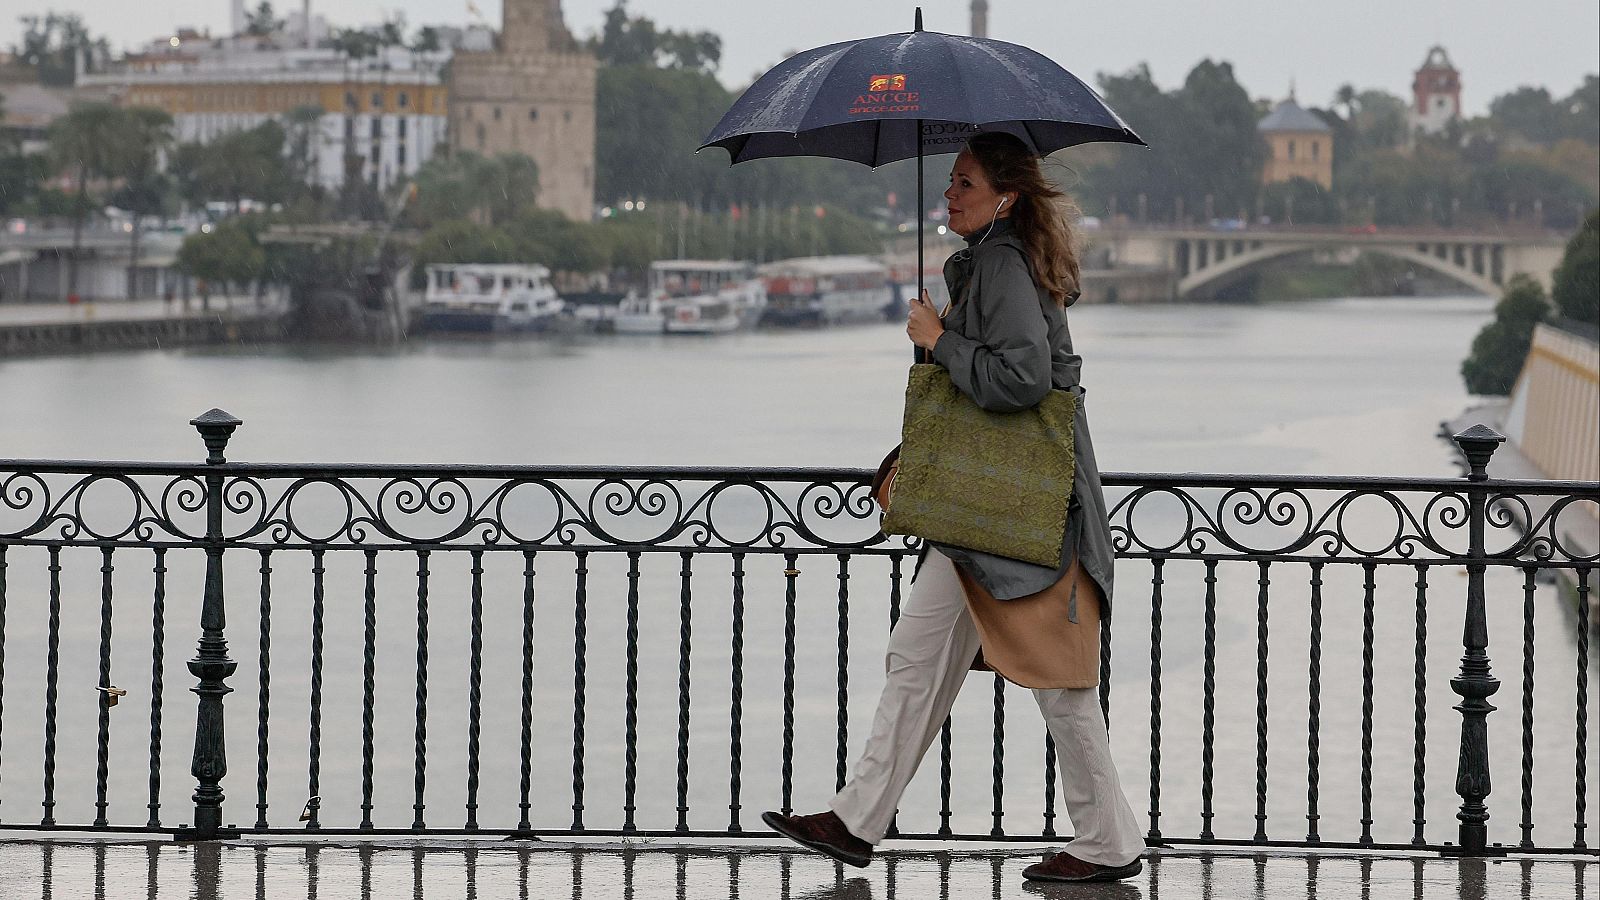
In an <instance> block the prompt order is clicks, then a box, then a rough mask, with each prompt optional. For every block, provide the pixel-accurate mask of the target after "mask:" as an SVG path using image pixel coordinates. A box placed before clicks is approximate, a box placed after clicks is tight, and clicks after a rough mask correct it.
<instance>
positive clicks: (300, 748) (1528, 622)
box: [0, 410, 1600, 854]
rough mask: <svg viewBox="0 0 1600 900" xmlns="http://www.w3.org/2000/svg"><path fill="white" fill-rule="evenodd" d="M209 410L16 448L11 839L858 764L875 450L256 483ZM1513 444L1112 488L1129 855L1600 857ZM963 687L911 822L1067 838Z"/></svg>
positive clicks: (299, 823) (780, 793) (624, 797)
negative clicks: (141, 428)
mask: <svg viewBox="0 0 1600 900" xmlns="http://www.w3.org/2000/svg"><path fill="white" fill-rule="evenodd" d="M194 424H195V426H196V427H197V428H198V429H199V430H200V432H201V434H202V435H203V437H204V440H205V443H206V446H207V448H208V452H209V457H208V459H207V461H206V462H205V463H204V464H152V463H117V462H59V461H28V460H9V461H0V828H22V829H56V830H73V829H88V830H107V831H139V832H160V833H173V834H177V835H180V836H183V837H189V838H199V839H207V838H214V837H219V836H226V835H230V834H234V833H240V832H248V833H259V834H290V833H304V832H308V831H309V832H313V833H321V834H357V835H359V834H424V835H432V834H459V833H464V832H474V833H493V834H506V835H517V836H530V837H531V836H538V835H563V836H572V835H696V836H729V835H740V834H746V833H748V832H747V829H749V828H750V827H751V826H752V824H753V821H754V816H753V815H752V813H751V812H750V811H749V810H748V807H749V806H750V805H751V804H755V805H756V808H757V809H761V808H780V809H784V810H791V809H794V808H796V807H799V808H801V809H813V808H816V809H820V808H822V805H823V803H824V802H825V801H826V799H827V797H828V796H829V795H830V794H831V793H832V791H834V790H836V789H837V788H838V787H839V786H840V785H842V783H843V782H844V780H845V778H846V777H847V775H848V765H849V763H850V760H851V759H852V753H853V752H854V751H855V750H856V749H857V748H856V747H855V746H854V744H853V743H852V740H853V739H859V737H860V736H861V735H862V734H863V733H864V731H865V726H866V724H867V722H868V721H869V720H870V716H871V712H872V708H873V703H874V701H875V699H876V694H877V687H878V684H879V683H880V682H879V681H878V679H880V678H881V672H882V669H881V666H882V656H881V650H882V647H883V645H884V641H885V639H886V636H887V632H888V629H889V628H890V626H891V624H892V622H893V621H894V619H895V618H896V617H897V616H898V614H899V611H900V609H901V607H902V605H903V604H904V602H905V599H906V597H907V596H908V592H909V591H910V588H911V580H912V576H913V571H914V567H915V563H916V556H917V552H918V550H917V548H916V547H915V546H914V545H913V544H910V543H907V542H904V541H902V540H900V539H887V538H885V537H884V536H883V535H881V534H880V533H879V532H878V530H877V521H878V516H877V512H876V510H875V509H874V507H873V505H872V503H871V500H870V498H869V497H868V491H867V480H868V475H869V473H867V472H864V471H860V470H853V469H849V470H843V469H841V470H827V469H762V470H755V469H702V468H695V469H666V468H598V467H565V468H554V467H485V466H405V465H386V466H374V465H295V466H285V465H261V464H241V463H231V462H227V461H226V457H225V451H226V447H227V443H228V440H229V438H230V436H231V435H232V433H233V431H234V429H235V428H236V427H237V425H238V424H239V423H238V421H237V420H236V419H233V418H232V417H230V416H228V415H227V414H225V413H221V412H219V411H216V410H213V411H212V412H210V413H207V414H206V415H204V416H201V417H200V418H198V419H196V420H195V422H194ZM1498 440H1499V437H1498V435H1494V434H1493V433H1492V432H1489V431H1488V430H1487V429H1483V428H1481V427H1479V428H1474V429H1471V430H1469V431H1467V432H1463V433H1462V434H1460V435H1457V436H1456V441H1457V443H1458V444H1459V445H1460V446H1461V448H1462V450H1463V452H1464V454H1465V455H1466V457H1467V458H1468V460H1469V462H1470V465H1469V471H1468V473H1467V477H1466V478H1437V479H1397V478H1349V477H1315V476H1297V477H1289V476H1249V475H1152V474H1108V475H1107V476H1106V477H1105V483H1106V487H1107V493H1108V498H1109V500H1110V502H1111V504H1112V506H1113V509H1112V512H1111V519H1112V528H1113V534H1114V537H1115V544H1116V548H1117V551H1118V554H1119V557H1120V562H1119V565H1118V574H1117V585H1116V588H1115V591H1114V595H1115V596H1114V599H1115V603H1114V608H1115V616H1114V618H1113V619H1112V620H1111V621H1110V622H1108V624H1107V625H1106V627H1105V628H1104V630H1103V634H1102V638H1103V652H1102V676H1103V677H1102V682H1101V688H1100V698H1101V702H1102V704H1103V706H1104V708H1105V709H1106V712H1107V715H1108V719H1109V722H1110V726H1111V730H1112V737H1113V748H1114V752H1115V753H1116V755H1117V757H1118V759H1119V768H1120V769H1121V772H1122V777H1123V779H1124V787H1125V789H1126V791H1127V793H1128V795H1129V797H1130V799H1134V800H1135V801H1136V806H1138V805H1143V804H1142V803H1138V802H1137V801H1138V800H1139V799H1140V798H1145V797H1147V798H1148V806H1147V813H1146V816H1147V831H1148V837H1149V839H1150V841H1151V842H1153V843H1180V844H1181V843H1246V844H1256V845H1266V846H1276V845H1295V846H1320V847H1378V848H1382V847H1392V848H1416V849H1423V850H1430V851H1444V852H1464V853H1469V854H1493V853H1496V852H1500V851H1501V850H1502V849H1503V847H1502V845H1505V846H1507V847H1515V848H1517V849H1519V850H1525V851H1536V852H1537V851H1551V852H1567V853H1571V852H1574V851H1578V852H1591V850H1590V848H1591V835H1590V833H1589V830H1588V829H1589V824H1590V823H1589V817H1590V815H1591V813H1590V810H1592V809H1593V808H1594V806H1595V797H1594V794H1595V790H1594V787H1593V786H1592V785H1591V784H1590V782H1589V778H1588V771H1587V765H1588V758H1589V754H1590V742H1589V724H1590V717H1591V715H1592V712H1591V708H1590V700H1589V696H1590V692H1591V690H1592V689H1593V684H1594V678H1595V674H1596V668H1597V667H1595V666H1594V665H1593V651H1592V648H1591V643H1592V631H1593V629H1594V625H1595V621H1594V620H1595V614H1594V611H1593V597H1594V580H1595V567H1596V562H1597V557H1596V554H1595V547H1596V544H1597V543H1600V542H1597V541H1596V540H1595V539H1594V534H1593V531H1594V529H1595V524H1594V523H1595V519H1594V516H1595V510H1596V509H1597V508H1600V507H1597V504H1600V484H1597V483H1594V482H1545V481H1507V480H1490V479H1487V478H1486V475H1485V466H1486V464H1487V461H1488V458H1489V455H1490V454H1491V453H1492V452H1493V449H1494V447H1495V445H1496V443H1497V442H1498ZM196 621H198V623H199V625H200V628H199V632H198V634H199V638H198V642H197V645H191V644H189V640H190V639H191V638H192V636H193V635H194V634H195V631H194V629H193V627H192V625H191V623H193V622H196ZM174 628H177V629H178V630H177V631H176V632H175V634H176V635H178V636H180V637H179V638H178V639H175V640H172V641H169V640H168V637H169V632H172V629H174ZM1458 629H1459V630H1458ZM191 646H193V647H195V649H194V650H192V651H191V650H190V649H189V648H190V647H191ZM1491 648H1492V650H1493V666H1491V655H1490V650H1491ZM184 657H188V659H187V662H186V667H187V669H188V671H189V673H190V674H191V676H192V685H193V686H192V687H190V688H189V689H190V690H191V691H192V692H193V693H194V694H195V695H197V697H198V700H197V701H195V702H183V703H180V702H176V698H174V697H169V696H168V683H169V682H170V681H171V680H172V676H173V675H174V674H177V664H178V662H179V661H181V660H183V658H184ZM1508 672H1509V673H1511V674H1510V675H1509V676H1508V675H1506V673H1508ZM1113 673H1114V674H1113ZM1499 678H1505V679H1506V680H1507V681H1509V682H1511V683H1512V687H1511V689H1510V690H1506V691H1501V690H1500V688H1501V683H1500V681H1499V680H1497V679H1499ZM983 680H984V682H985V689H982V690H980V689H976V688H969V690H968V691H966V692H965V694H964V696H963V697H962V698H961V699H960V701H959V702H958V705H957V707H956V709H955V710H954V712H953V713H952V716H951V719H950V721H948V722H947V723H946V724H945V727H944V730H943V733H942V735H941V739H940V740H939V742H938V746H937V748H936V749H935V750H933V751H931V752H930V754H929V757H928V759H927V760H926V761H925V763H924V771H923V773H922V775H921V776H920V777H919V778H918V779H917V780H916V781H915V782H914V783H913V785H912V789H911V790H910V791H909V792H908V794H907V796H906V798H905V800H904V801H903V803H902V806H901V811H900V816H899V818H898V820H897V833H898V834H899V835H901V836H903V837H921V838H929V839H940V840H1006V839H1019V840H1041V839H1053V838H1058V837H1059V836H1061V835H1064V834H1066V833H1068V832H1069V831H1070V828H1069V825H1068V823H1064V822H1060V821H1059V820H1060V818H1061V817H1060V815H1059V813H1058V784H1059V782H1058V774H1057V772H1056V770H1055V766H1054V763H1053V760H1054V748H1053V746H1052V745H1051V743H1050V740H1049V738H1048V737H1047V736H1046V735H1045V733H1044V730H1043V727H1042V723H1041V722H1039V721H1037V720H1038V717H1036V716H1032V715H1023V714H1019V713H1017V712H1016V711H1015V710H1014V709H1011V708H1010V707H1009V706H1008V703H1010V702H1012V701H1013V700H1014V698H1013V696H1012V692H1010V691H1008V690H1007V687H1006V684H1005V682H1003V681H1002V680H1000V679H999V678H998V677H994V676H983ZM1447 682H1448V685H1449V689H1448V690H1445V689H1444V685H1445V684H1446V683H1447ZM1490 698H1494V702H1495V703H1498V704H1499V705H1500V706H1501V707H1502V709H1501V710H1499V711H1498V714H1496V710H1495V707H1494V705H1492V704H1491V702H1490ZM1269 701H1270V702H1269ZM1028 708H1030V709H1031V704H1029V705H1028ZM1008 711H1009V712H1010V715H1008ZM1536 711H1537V715H1536ZM175 741H176V743H177V744H178V745H179V747H178V749H177V750H174V749H173V744H174V742H175ZM191 750H192V752H191ZM1146 764H1147V765H1146ZM1491 776H1492V778H1491ZM1494 788H1498V790H1494ZM191 794H192V796H188V795H191ZM34 804H37V805H36V806H35V805H34ZM175 807H176V809H177V810H181V811H178V812H175V811H174V808H175ZM1491 809H1492V811H1493V816H1494V818H1493V819H1491V818H1490V813H1491ZM30 810H31V812H30ZM225 810H226V813H225V812H224V811H225ZM191 811H192V812H191Z"/></svg>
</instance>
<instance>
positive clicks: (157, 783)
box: [0, 547, 167, 828]
mask: <svg viewBox="0 0 1600 900" xmlns="http://www.w3.org/2000/svg"><path fill="white" fill-rule="evenodd" d="M155 557H156V559H155V565H154V566H153V567H152V568H151V570H150V571H151V573H152V574H153V575H154V576H155V593H154V596H153V597H152V599H151V604H150V802H149V803H147V804H146V807H147V808H148V809H149V810H150V818H149V819H148V820H146V821H145V827H146V828H160V827H161V693H162V676H163V668H164V664H165V662H166V643H167V550H166V548H165V547H157V548H155ZM3 593H4V591H0V594H3ZM4 614H5V606H4V598H3V597H0V644H3V643H4V637H5V621H4ZM0 680H4V657H3V656H0Z"/></svg>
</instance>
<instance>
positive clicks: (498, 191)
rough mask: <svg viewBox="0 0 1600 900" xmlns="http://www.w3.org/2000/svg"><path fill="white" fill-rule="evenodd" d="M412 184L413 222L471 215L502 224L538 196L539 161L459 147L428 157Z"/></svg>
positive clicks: (490, 222)
mask: <svg viewBox="0 0 1600 900" xmlns="http://www.w3.org/2000/svg"><path fill="white" fill-rule="evenodd" d="M415 184H416V189H417V195H416V202H415V203H414V204H413V205H412V208H411V210H410V212H409V216H410V218H411V220H412V221H413V222H415V223H418V224H422V225H431V224H437V223H442V222H445V221H448V220H450V219H459V218H472V219H475V220H477V221H481V222H483V223H485V224H495V225H501V224H505V223H506V222H509V221H511V220H512V219H513V218H515V217H516V216H517V215H518V214H519V213H521V212H522V211H523V210H526V209H532V208H533V206H534V204H535V201H536V200H537V199H538V195H539V165H538V163H536V162H534V161H533V159H532V158H531V157H528V156H526V155H524V154H521V153H501V154H498V155H496V156H494V157H493V158H485V157H483V156H479V155H478V154H476V153H473V152H471V151H470V150H463V151H459V152H456V153H454V154H451V155H449V156H446V155H444V154H438V155H435V156H434V157H433V158H431V159H429V160H428V161H427V162H426V163H424V164H423V165H422V168H421V169H419V170H418V171H417V174H416V178H415ZM464 261H465V260H464Z"/></svg>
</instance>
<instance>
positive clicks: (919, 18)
mask: <svg viewBox="0 0 1600 900" xmlns="http://www.w3.org/2000/svg"><path fill="white" fill-rule="evenodd" d="M912 30H913V31H921V30H922V7H920V6H919V7H917V24H916V27H915V28H913V29H912Z"/></svg>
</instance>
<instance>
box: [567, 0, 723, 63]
mask: <svg viewBox="0 0 1600 900" xmlns="http://www.w3.org/2000/svg"><path fill="white" fill-rule="evenodd" d="M589 49H590V50H591V51H592V52H593V53H594V54H595V56H596V57H597V58H599V60H600V62H601V64H602V65H608V66H639V65H642V66H650V67H661V68H668V69H683V70H685V71H690V72H705V73H708V74H709V73H711V72H715V71H716V70H717V66H718V65H720V64H721V62H722V38H720V37H718V36H717V35H715V34H713V33H712V32H709V31H696V32H689V31H671V30H661V29H659V28H657V27H656V23H655V22H653V21H652V20H650V19H647V18H645V17H643V16H629V15H628V4H627V0H617V5H616V6H613V7H611V8H610V9H609V10H606V20H605V24H604V25H602V26H601V28H600V33H599V34H598V35H596V36H594V37H593V38H591V39H590V40H589Z"/></svg>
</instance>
